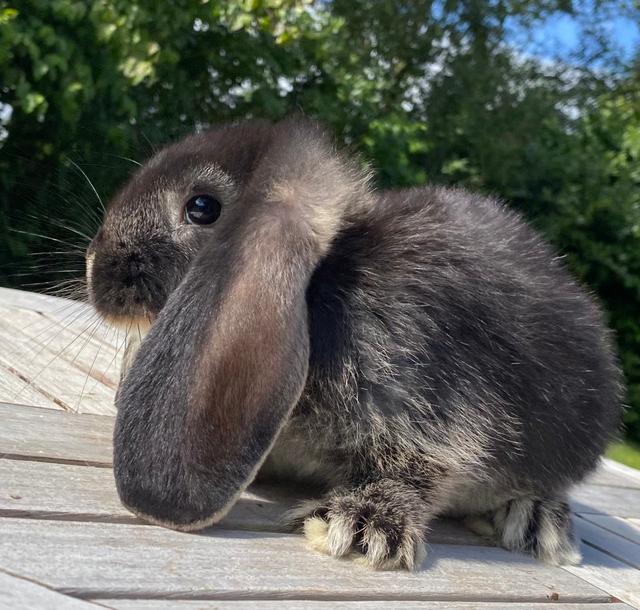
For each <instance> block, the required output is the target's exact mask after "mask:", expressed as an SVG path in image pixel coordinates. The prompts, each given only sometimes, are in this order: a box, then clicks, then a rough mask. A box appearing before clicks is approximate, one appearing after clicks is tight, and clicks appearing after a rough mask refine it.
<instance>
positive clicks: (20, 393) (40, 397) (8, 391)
mask: <svg viewBox="0 0 640 610" xmlns="http://www.w3.org/2000/svg"><path fill="white" fill-rule="evenodd" d="M14 396H15V397H18V399H19V401H20V402H21V403H22V404H24V405H31V406H34V407H42V408H45V409H62V407H61V406H60V405H59V404H56V403H55V402H54V401H53V400H52V398H50V397H48V396H46V395H45V394H43V393H42V392H38V391H37V390H35V389H34V388H33V386H30V385H29V384H28V383H27V382H26V381H24V380H23V379H20V377H18V376H17V375H16V374H15V373H14V372H13V371H12V370H11V369H9V368H7V367H6V366H4V365H2V364H0V400H7V401H8V400H9V398H11V397H14Z"/></svg>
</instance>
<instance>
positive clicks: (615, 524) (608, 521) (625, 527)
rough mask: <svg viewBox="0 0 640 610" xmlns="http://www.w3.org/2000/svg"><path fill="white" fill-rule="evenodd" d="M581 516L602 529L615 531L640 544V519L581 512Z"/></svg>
mask: <svg viewBox="0 0 640 610" xmlns="http://www.w3.org/2000/svg"><path fill="white" fill-rule="evenodd" d="M580 517H581V518H583V519H584V520H585V521H589V522H591V523H594V524H595V525H597V526H598V527H601V528H602V529H605V530H607V531H609V532H613V533H614V534H617V535H618V536H622V537H623V538H626V539H627V540H630V541H631V542H635V543H636V544H640V519H631V518H628V519H623V518H622V517H609V516H608V515H590V514H581V515H580Z"/></svg>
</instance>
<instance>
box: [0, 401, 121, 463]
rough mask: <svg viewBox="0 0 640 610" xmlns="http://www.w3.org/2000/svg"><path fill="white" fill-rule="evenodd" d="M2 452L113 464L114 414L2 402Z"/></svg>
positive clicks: (32, 457) (0, 406)
mask: <svg viewBox="0 0 640 610" xmlns="http://www.w3.org/2000/svg"><path fill="white" fill-rule="evenodd" d="M0 421H1V422H2V425H0V456H2V455H4V456H7V457H12V458H23V459H39V460H46V461H59V462H67V463H76V464H84V463H87V464H97V465H104V466H110V465H111V453H112V449H111V447H112V436H113V422H114V419H113V417H105V416H101V415H89V414H85V415H74V414H72V413H64V412H62V411H54V410H52V409H39V408H36V407H24V406H20V405H13V404H7V403H0Z"/></svg>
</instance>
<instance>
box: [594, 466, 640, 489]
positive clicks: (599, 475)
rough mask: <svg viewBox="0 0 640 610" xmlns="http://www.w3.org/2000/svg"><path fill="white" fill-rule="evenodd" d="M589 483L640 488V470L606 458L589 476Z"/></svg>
mask: <svg viewBox="0 0 640 610" xmlns="http://www.w3.org/2000/svg"><path fill="white" fill-rule="evenodd" d="M585 483H586V484H587V485H607V486H610V487H630V488H632V489H640V471H638V470H635V469H634V468H629V467H628V466H624V465H623V464H617V463H616V462H614V461H613V460H609V459H604V460H602V464H601V466H600V468H598V470H596V472H594V473H593V474H592V475H590V476H589V477H587V479H586V480H585Z"/></svg>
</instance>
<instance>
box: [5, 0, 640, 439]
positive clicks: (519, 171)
mask: <svg viewBox="0 0 640 610" xmlns="http://www.w3.org/2000/svg"><path fill="white" fill-rule="evenodd" d="M567 20H569V21H567ZM621 20H623V21H621ZM553 23H556V24H558V23H559V24H560V25H562V24H565V25H566V23H570V24H571V27H572V28H573V29H572V32H573V34H574V36H573V37H574V39H575V40H573V43H572V44H570V45H563V44H558V41H557V40H554V39H553V36H551V34H552V33H553V31H554V30H551V29H550V25H549V24H553ZM620 23H624V24H626V25H625V27H631V25H632V24H636V25H637V24H638V23H640V7H639V5H638V4H637V3H635V2H634V1H632V0H580V1H579V0H573V1H572V0H535V1H526V0H437V1H431V0H316V1H314V0H171V1H170V2H169V1H167V2H164V1H160V0H78V1H74V0H11V1H3V0H0V206H1V207H0V284H2V285H10V286H22V287H27V288H31V289H45V288H46V286H47V285H48V283H49V282H55V283H56V284H58V282H60V281H61V280H62V281H64V278H65V277H68V275H67V274H79V273H81V268H82V265H81V260H80V259H78V254H80V251H79V250H75V249H74V248H75V247H76V245H77V244H80V245H81V244H82V243H83V240H84V236H83V234H86V235H91V234H92V233H93V231H94V230H95V227H96V225H97V222H98V219H97V216H99V213H100V204H99V202H98V200H97V197H96V194H95V193H94V192H93V189H92V187H91V186H90V185H89V183H88V181H87V180H86V178H85V175H84V174H86V176H87V177H88V178H89V179H90V180H91V182H92V183H93V185H94V186H95V189H96V191H97V193H98V195H99V196H100V197H102V198H103V199H107V198H108V197H109V196H110V195H111V194H112V193H113V191H114V190H115V189H116V188H117V187H118V185H119V184H120V183H121V182H122V180H123V179H125V178H126V176H127V175H128V174H129V173H130V172H131V170H132V169H133V168H134V167H135V163H134V162H135V161H142V160H144V159H145V158H146V157H148V156H149V155H150V154H152V152H153V149H154V147H155V146H157V145H161V144H162V143H165V142H167V141H170V140H172V139H174V138H176V137H178V136H180V135H181V134H183V133H185V132H186V131H189V130H192V129H193V128H194V127H195V128H200V127H203V126H206V125H208V124H213V123H218V122H222V121H228V120H234V119H239V118H245V117H250V116H262V117H268V118H274V119H275V118H279V117H281V116H283V115H285V114H287V113H288V112H291V111H293V110H297V111H301V112H304V113H306V114H308V115H311V116H314V117H317V118H319V119H321V120H323V121H325V122H326V123H328V124H329V125H330V126H331V127H332V128H333V129H334V131H335V133H336V134H337V136H338V138H339V139H341V140H342V141H344V142H345V143H346V144H348V145H350V146H352V147H353V148H354V149H356V150H359V151H360V152H361V153H362V155H363V157H364V158H366V159H368V160H369V161H370V162H371V163H372V164H373V166H374V167H375V168H376V170H377V172H378V177H379V183H380V185H381V186H403V185H415V184H422V183H424V182H426V181H429V182H437V183H446V184H458V185H464V186H467V187H469V188H472V189H476V190H480V191H483V192H486V193H491V194H494V195H497V196H500V197H502V198H503V199H505V200H506V201H507V202H508V203H509V204H510V205H512V206H514V207H515V208H517V209H519V210H520V211H522V212H523V213H524V214H525V215H526V216H527V217H528V218H529V219H531V220H532V222H534V223H535V224H536V225H537V226H538V227H539V228H540V229H541V230H542V231H543V232H544V233H545V234H546V236H547V237H548V239H549V240H551V241H552V242H553V243H554V244H555V246H556V247H557V248H558V249H559V250H560V251H561V252H562V253H563V254H566V256H567V262H568V264H569V266H570V267H571V268H572V270H573V271H574V272H575V273H576V274H577V275H578V276H579V277H580V278H581V279H582V281H583V282H584V283H586V284H587V285H588V286H590V287H591V288H592V289H593V290H594V291H595V292H596V293H597V294H598V295H599V297H600V299H601V301H602V302H603V304H604V306H605V308H606V311H607V314H608V316H609V319H610V323H611V325H612V327H613V328H614V330H615V333H616V338H617V342H618V345H619V349H620V353H621V359H622V362H623V365H624V369H625V373H626V376H627V381H628V387H629V393H628V402H629V403H630V404H631V405H632V407H631V409H629V410H628V411H627V415H626V423H627V430H628V433H629V435H630V436H632V437H635V438H636V439H640V189H639V186H640V71H639V68H638V66H639V63H638V57H639V55H638V53H637V49H634V48H630V47H629V43H628V41H627V42H626V43H625V44H621V43H622V42H623V41H621V40H620V36H619V34H618V32H619V30H617V29H616V28H615V27H613V26H614V25H615V24H618V25H619V24H620ZM563 27H564V26H563ZM629 31H631V30H629ZM634 40H635V43H637V38H636V39H634ZM40 236H46V238H44V237H40ZM52 238H53V239H55V240H60V241H52ZM75 238H78V239H75ZM85 241H86V240H85ZM39 253H44V260H41V257H42V256H43V255H42V254H39ZM73 256H76V260H75V261H74V260H73ZM58 285H59V284H58ZM61 285H62V286H64V283H63V284H61ZM63 292H64V290H63Z"/></svg>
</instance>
